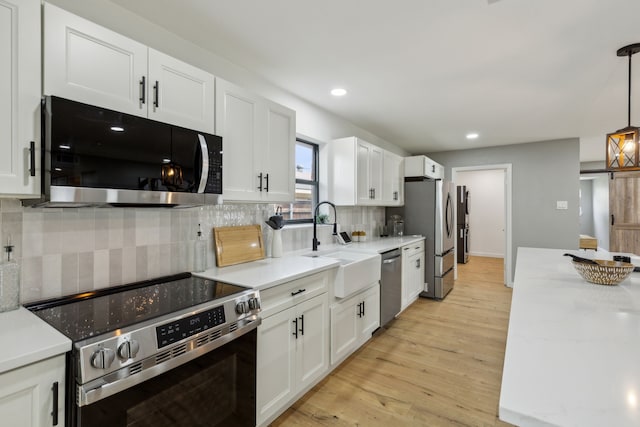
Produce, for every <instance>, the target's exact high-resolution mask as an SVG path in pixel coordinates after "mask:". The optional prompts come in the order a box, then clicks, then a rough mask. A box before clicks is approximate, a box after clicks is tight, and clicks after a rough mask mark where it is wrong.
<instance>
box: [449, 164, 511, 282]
mask: <svg viewBox="0 0 640 427" xmlns="http://www.w3.org/2000/svg"><path fill="white" fill-rule="evenodd" d="M451 179H452V180H453V182H455V183H456V185H465V186H466V187H467V190H468V191H469V192H470V197H469V199H470V201H469V212H470V213H469V221H470V224H469V234H470V236H469V243H470V252H469V254H470V255H472V256H473V255H476V256H485V257H487V256H488V257H495V258H500V257H502V258H503V260H504V261H503V263H504V283H505V285H507V286H509V287H511V286H513V279H512V271H513V270H512V238H511V164H498V165H480V166H468V167H455V168H452V169H451ZM474 188H475V190H474ZM474 209H476V211H475V212H474ZM474 228H475V231H474ZM476 239H477V241H476ZM474 241H476V244H475V245H474ZM456 250H457V248H456ZM456 268H457V267H456Z"/></svg>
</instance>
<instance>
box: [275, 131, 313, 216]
mask: <svg viewBox="0 0 640 427" xmlns="http://www.w3.org/2000/svg"><path fill="white" fill-rule="evenodd" d="M295 168H296V195H295V201H294V202H293V203H290V204H289V205H288V206H283V207H282V215H283V216H284V219H285V220H286V221H287V222H288V223H303V222H312V220H313V209H314V208H315V206H316V204H317V203H318V146H317V145H316V144H313V143H311V142H308V141H304V140H302V139H297V140H296V162H295Z"/></svg>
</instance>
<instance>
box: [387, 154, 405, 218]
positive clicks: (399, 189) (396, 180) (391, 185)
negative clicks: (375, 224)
mask: <svg viewBox="0 0 640 427" xmlns="http://www.w3.org/2000/svg"><path fill="white" fill-rule="evenodd" d="M383 165H384V173H383V174H382V175H383V177H384V182H383V183H382V201H383V203H384V205H385V206H401V205H403V204H404V169H403V164H402V157H401V156H398V155H397V154H394V153H392V152H390V151H385V152H384V159H383Z"/></svg>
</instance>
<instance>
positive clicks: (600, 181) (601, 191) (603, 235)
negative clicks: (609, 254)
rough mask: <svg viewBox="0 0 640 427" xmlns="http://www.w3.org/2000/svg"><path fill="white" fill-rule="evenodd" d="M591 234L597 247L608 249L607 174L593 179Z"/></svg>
mask: <svg viewBox="0 0 640 427" xmlns="http://www.w3.org/2000/svg"><path fill="white" fill-rule="evenodd" d="M592 197H593V234H594V237H595V238H596V239H598V247H599V248H602V249H604V250H607V251H608V250H609V174H598V176H597V177H596V178H595V179H594V180H593V193H592Z"/></svg>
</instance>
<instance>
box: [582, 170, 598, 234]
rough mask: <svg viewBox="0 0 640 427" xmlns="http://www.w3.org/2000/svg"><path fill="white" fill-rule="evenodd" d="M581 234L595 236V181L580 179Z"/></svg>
mask: <svg viewBox="0 0 640 427" xmlns="http://www.w3.org/2000/svg"><path fill="white" fill-rule="evenodd" d="M580 234H586V235H587V236H594V235H595V231H594V227H593V180H592V179H584V178H582V177H580Z"/></svg>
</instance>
